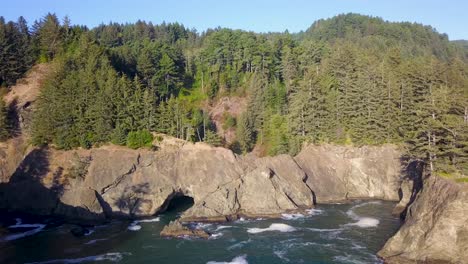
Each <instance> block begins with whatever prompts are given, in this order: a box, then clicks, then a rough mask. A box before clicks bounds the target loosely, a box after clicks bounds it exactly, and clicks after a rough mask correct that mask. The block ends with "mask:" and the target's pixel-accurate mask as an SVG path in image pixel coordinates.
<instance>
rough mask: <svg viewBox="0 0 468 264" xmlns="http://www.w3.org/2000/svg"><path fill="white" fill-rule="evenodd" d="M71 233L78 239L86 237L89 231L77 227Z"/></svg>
mask: <svg viewBox="0 0 468 264" xmlns="http://www.w3.org/2000/svg"><path fill="white" fill-rule="evenodd" d="M70 232H71V233H72V234H73V235H74V236H76V237H82V236H84V235H86V234H87V233H88V232H89V230H88V229H87V228H85V227H82V226H75V227H73V228H72V229H71V230H70Z"/></svg>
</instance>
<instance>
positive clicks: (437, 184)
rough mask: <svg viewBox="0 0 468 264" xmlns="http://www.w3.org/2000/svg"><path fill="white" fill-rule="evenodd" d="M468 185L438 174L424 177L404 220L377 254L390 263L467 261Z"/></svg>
mask: <svg viewBox="0 0 468 264" xmlns="http://www.w3.org/2000/svg"><path fill="white" fill-rule="evenodd" d="M467 223H468V185H467V184H464V185H463V184H457V183H454V182H451V181H449V180H446V179H442V178H440V177H437V176H431V177H429V178H427V179H425V180H424V184H423V188H422V190H421V191H420V192H419V193H418V195H417V198H416V199H415V200H414V202H413V203H412V204H411V205H410V206H409V208H408V212H407V214H406V219H405V223H404V224H403V226H402V227H401V228H400V230H399V231H398V232H397V233H396V234H395V235H394V236H393V237H392V238H390V239H389V240H388V241H387V243H386V244H385V246H384V247H383V249H382V250H380V251H379V252H378V255H379V256H381V257H382V258H384V259H385V261H386V262H387V263H395V264H397V263H466V260H468V225H467Z"/></svg>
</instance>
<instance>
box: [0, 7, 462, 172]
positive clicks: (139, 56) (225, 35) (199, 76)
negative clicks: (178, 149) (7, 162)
mask: <svg viewBox="0 0 468 264" xmlns="http://www.w3.org/2000/svg"><path fill="white" fill-rule="evenodd" d="M467 54H468V52H467V48H466V46H463V45H460V44H459V43H453V42H450V41H449V40H448V37H447V35H445V34H439V33H438V32H437V31H436V30H435V29H433V28H431V27H429V26H423V25H420V24H413V23H390V22H386V21H384V20H382V19H380V18H374V17H368V16H362V15H358V14H345V15H339V16H336V17H334V18H331V19H327V20H319V21H317V22H315V23H314V24H312V26H311V27H310V28H309V29H307V30H306V31H304V32H300V33H295V34H290V33H288V32H284V33H268V34H258V33H254V32H247V31H241V30H231V29H226V28H216V29H210V30H207V31H206V32H202V33H199V32H197V31H196V30H193V29H188V28H186V27H184V26H183V25H180V24H177V23H170V24H166V23H163V24H160V25H153V24H152V23H151V22H144V21H138V22H136V23H134V24H118V23H110V24H106V25H104V24H103V25H100V26H98V27H96V28H93V29H88V28H86V27H84V26H77V25H72V24H71V22H70V20H69V19H68V18H65V19H63V21H61V20H60V19H59V18H58V17H57V16H56V15H54V14H47V15H46V16H45V17H44V18H43V19H41V20H40V21H37V22H35V23H33V24H32V26H31V27H28V26H27V23H26V21H25V20H24V19H23V18H19V19H18V21H17V22H11V21H10V22H6V21H4V19H3V18H0V83H1V84H2V87H4V88H2V89H8V87H10V86H11V85H13V84H14V83H15V82H16V80H18V79H19V78H21V77H22V76H23V75H24V74H25V72H26V71H27V70H28V69H29V68H30V67H31V66H32V65H33V64H34V63H42V62H49V63H50V64H51V67H53V68H54V71H52V72H53V74H51V75H50V76H49V77H48V78H47V81H46V82H45V83H44V84H43V87H42V93H41V97H40V100H39V102H38V105H37V107H36V110H35V115H34V124H33V127H32V135H33V142H34V143H35V144H38V145H41V144H51V145H54V146H55V147H57V148H62V149H71V148H76V147H83V148H90V147H92V146H95V145H99V144H104V143H107V142H112V143H114V144H120V145H125V144H127V145H132V144H131V143H132V142H134V141H135V140H136V141H138V140H139V137H144V138H148V131H151V132H159V133H165V134H169V135H172V136H175V137H178V138H181V139H185V140H190V141H206V142H208V143H210V144H214V145H225V146H226V147H230V148H232V149H233V150H234V151H237V152H249V151H252V150H253V149H254V148H257V149H263V150H264V152H265V154H268V155H276V154H282V153H291V154H295V153H297V152H298V151H299V150H300V148H301V146H302V145H303V144H304V142H310V143H316V144H320V143H334V144H354V145H379V144H385V143H394V144H400V145H402V146H404V147H405V148H406V149H407V153H408V156H409V158H411V159H420V160H422V161H424V162H425V163H426V164H427V165H428V167H429V168H430V169H431V171H434V170H435V171H437V172H439V173H447V174H461V175H467V174H468V67H467V63H468V56H467ZM0 94H1V93H0ZM230 96H236V97H241V98H245V100H246V101H247V107H246V109H245V110H244V111H243V112H242V114H240V115H239V116H237V117H232V116H229V115H227V116H226V118H225V120H224V122H225V123H226V127H229V128H231V129H234V130H235V131H236V140H235V142H233V143H231V144H229V145H227V142H225V141H224V139H223V138H222V136H220V135H218V134H217V133H216V127H215V126H214V124H213V121H212V120H211V119H210V116H209V114H208V111H207V107H208V106H210V105H212V104H214V103H215V102H216V101H217V100H218V99H220V98H222V97H230ZM0 101H1V100H0ZM0 107H1V111H0V122H1V124H0V138H1V139H2V140H4V139H6V138H8V116H7V111H6V110H5V106H4V105H3V102H0ZM130 139H131V140H130ZM129 141H131V142H129ZM132 146H133V145H132ZM137 146H138V145H137Z"/></svg>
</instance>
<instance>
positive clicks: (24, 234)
mask: <svg viewBox="0 0 468 264" xmlns="http://www.w3.org/2000/svg"><path fill="white" fill-rule="evenodd" d="M45 227H46V225H44V224H22V220H21V218H16V224H14V225H11V226H9V227H8V228H9V229H15V228H33V229H31V230H28V231H25V232H22V233H16V234H11V235H7V236H5V237H3V238H1V239H0V240H3V241H11V240H16V239H19V238H23V237H27V236H32V235H34V234H36V233H39V232H41V231H42V229H44V228H45Z"/></svg>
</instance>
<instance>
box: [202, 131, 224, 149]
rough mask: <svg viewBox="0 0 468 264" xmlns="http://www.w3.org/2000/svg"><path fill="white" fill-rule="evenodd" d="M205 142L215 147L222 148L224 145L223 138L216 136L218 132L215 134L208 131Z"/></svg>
mask: <svg viewBox="0 0 468 264" xmlns="http://www.w3.org/2000/svg"><path fill="white" fill-rule="evenodd" d="M205 142H206V143H208V144H210V145H213V146H215V147H220V146H222V145H223V140H222V138H221V137H220V136H219V135H218V134H216V132H213V131H211V130H207V131H206V135H205Z"/></svg>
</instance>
